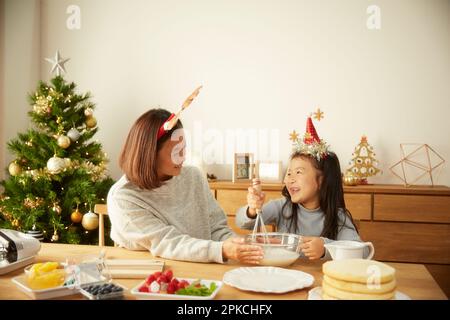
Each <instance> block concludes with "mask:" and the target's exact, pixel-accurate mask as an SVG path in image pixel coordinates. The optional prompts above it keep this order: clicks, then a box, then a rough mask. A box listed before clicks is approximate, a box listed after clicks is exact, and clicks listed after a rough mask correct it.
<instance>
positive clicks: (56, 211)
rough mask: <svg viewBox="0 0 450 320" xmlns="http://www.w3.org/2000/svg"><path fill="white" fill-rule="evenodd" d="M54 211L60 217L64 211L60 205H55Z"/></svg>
mask: <svg viewBox="0 0 450 320" xmlns="http://www.w3.org/2000/svg"><path fill="white" fill-rule="evenodd" d="M52 211H53V212H54V213H56V214H57V215H58V216H59V215H60V214H61V211H62V209H61V207H60V206H59V205H57V204H56V203H55V204H54V205H53V207H52Z"/></svg>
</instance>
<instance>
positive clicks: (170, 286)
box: [167, 282, 178, 294]
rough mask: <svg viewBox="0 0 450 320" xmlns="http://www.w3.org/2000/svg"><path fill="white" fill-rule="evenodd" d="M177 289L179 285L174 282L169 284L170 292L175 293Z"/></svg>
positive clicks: (168, 290)
mask: <svg viewBox="0 0 450 320" xmlns="http://www.w3.org/2000/svg"><path fill="white" fill-rule="evenodd" d="M177 290H178V287H177V285H176V284H175V283H174V282H171V283H169V285H168V286H167V293H168V294H174V293H175V291H177Z"/></svg>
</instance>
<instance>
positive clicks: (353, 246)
mask: <svg viewBox="0 0 450 320" xmlns="http://www.w3.org/2000/svg"><path fill="white" fill-rule="evenodd" d="M324 246H325V248H326V249H327V250H328V252H330V255H331V258H333V260H344V259H364V248H365V247H369V248H370V252H369V256H368V257H367V258H365V259H367V260H370V259H372V258H373V255H374V254H375V248H374V247H373V244H372V242H359V241H346V240H341V241H333V242H330V243H327V244H325V245H324Z"/></svg>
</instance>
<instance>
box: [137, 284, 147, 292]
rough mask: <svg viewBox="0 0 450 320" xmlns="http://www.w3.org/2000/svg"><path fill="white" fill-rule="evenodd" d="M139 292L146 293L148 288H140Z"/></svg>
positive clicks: (144, 286)
mask: <svg viewBox="0 0 450 320" xmlns="http://www.w3.org/2000/svg"><path fill="white" fill-rule="evenodd" d="M139 292H148V287H147V286H146V285H143V286H141V287H140V288H139Z"/></svg>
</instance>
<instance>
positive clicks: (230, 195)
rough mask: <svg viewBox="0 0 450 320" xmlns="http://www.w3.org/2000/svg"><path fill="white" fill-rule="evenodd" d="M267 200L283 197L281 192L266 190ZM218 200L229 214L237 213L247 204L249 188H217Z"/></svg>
mask: <svg viewBox="0 0 450 320" xmlns="http://www.w3.org/2000/svg"><path fill="white" fill-rule="evenodd" d="M265 194H266V202H268V201H270V200H273V199H279V198H281V197H282V195H281V192H278V191H266V192H265ZM216 196H217V201H218V202H219V204H220V206H221V207H222V208H223V210H224V211H225V213H226V214H227V215H235V214H236V211H237V210H238V209H239V208H240V207H243V206H245V205H247V190H220V189H218V190H216Z"/></svg>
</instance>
